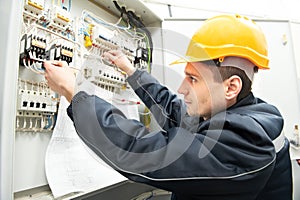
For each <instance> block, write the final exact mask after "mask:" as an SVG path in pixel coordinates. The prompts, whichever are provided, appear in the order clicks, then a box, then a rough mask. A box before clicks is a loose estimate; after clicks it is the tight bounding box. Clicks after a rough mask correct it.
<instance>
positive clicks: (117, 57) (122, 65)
mask: <svg viewBox="0 0 300 200" xmlns="http://www.w3.org/2000/svg"><path fill="white" fill-rule="evenodd" d="M103 57H104V59H106V60H108V61H110V62H112V63H114V64H115V65H116V66H117V67H118V68H119V69H120V70H122V71H124V72H125V73H126V74H127V75H128V76H131V75H132V74H133V73H134V72H135V68H134V67H133V65H132V64H131V63H130V61H129V60H128V59H127V57H126V56H125V55H124V54H123V53H122V51H120V50H111V51H108V52H105V53H104V54H103Z"/></svg>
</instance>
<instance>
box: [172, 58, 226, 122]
mask: <svg viewBox="0 0 300 200" xmlns="http://www.w3.org/2000/svg"><path fill="white" fill-rule="evenodd" d="M212 67H214V66H208V65H206V64H203V63H201V62H197V63H196V62H195V63H187V65H186V67H185V78H184V80H183V82H182V84H181V86H180V87H179V89H178V93H180V94H183V95H184V101H185V103H186V105H187V112H188V114H189V115H190V116H201V117H203V118H204V119H208V118H210V117H211V116H212V115H214V114H215V113H218V112H219V111H221V110H224V109H225V108H226V102H225V94H224V89H225V88H224V85H223V83H222V82H220V81H216V80H215V79H214V76H218V74H217V75H214V74H213V71H212V69H211V68H212ZM215 71H216V72H217V70H215Z"/></svg>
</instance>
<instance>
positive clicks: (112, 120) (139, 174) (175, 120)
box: [67, 70, 292, 200]
mask: <svg viewBox="0 0 300 200" xmlns="http://www.w3.org/2000/svg"><path fill="white" fill-rule="evenodd" d="M128 82H129V84H130V85H131V86H132V88H133V89H134V91H135V92H136V94H137V95H138V96H139V97H140V98H141V100H142V101H143V102H144V103H145V105H146V106H147V107H148V108H150V110H151V112H152V114H153V116H154V117H155V119H156V121H157V123H158V124H159V125H160V127H161V130H158V131H153V132H149V130H148V129H147V128H146V127H145V126H144V125H143V124H142V123H140V122H139V121H136V120H130V119H127V118H126V117H125V116H124V114H123V113H122V112H121V111H120V110H118V109H117V108H116V107H114V106H112V105H111V104H109V103H108V102H106V101H105V100H103V99H100V98H98V97H95V96H91V95H88V94H86V93H85V92H79V93H77V94H76V95H75V96H74V98H73V100H72V103H71V105H70V106H69V107H68V110H67V111H68V114H69V116H70V118H71V119H72V120H73V122H74V125H75V128H76V131H77V133H78V135H79V136H80V138H81V139H82V140H83V141H84V142H85V143H86V144H87V146H89V148H91V149H92V150H93V151H94V152H95V153H96V154H97V155H98V156H99V157H100V158H102V159H103V160H104V161H106V162H107V163H108V164H109V165H110V166H111V167H113V168H114V169H115V170H117V171H118V172H120V173H121V174H122V175H124V176H126V177H128V178H129V179H131V180H133V181H137V182H142V183H145V184H149V185H152V186H155V187H158V188H161V189H165V190H168V191H172V192H173V196H172V199H179V200H183V199H184V200H185V199H186V200H193V199H201V200H206V199H209V200H218V199H222V200H226V199H228V200H235V199H236V200H248V199H249V200H250V199H251V200H254V199H264V200H265V199H270V200H271V199H272V200H281V199H282V200H291V199H292V177H291V163H290V157H289V151H288V150H289V143H288V141H287V139H284V140H283V144H282V145H281V147H280V148H279V149H275V146H274V144H273V140H275V139H276V138H278V137H279V135H280V133H281V131H282V128H283V119H282V117H281V115H280V113H279V111H278V110H277V109H276V108H275V107H274V106H272V105H270V104H267V103H266V102H264V101H262V100H260V99H258V98H255V97H254V96H253V95H252V93H251V94H250V95H248V96H247V97H245V98H244V99H242V100H241V101H239V102H237V103H236V104H235V105H234V106H232V107H230V108H229V109H227V110H226V111H224V112H221V113H218V114H216V115H215V116H213V117H212V118H211V119H209V120H203V119H202V118H195V117H189V116H188V115H187V114H186V110H185V109H186V108H185V105H184V103H183V101H182V100H180V99H178V98H177V96H176V95H174V94H172V93H171V92H170V91H169V90H168V89H167V88H166V87H164V86H162V85H161V84H159V83H158V82H157V81H156V80H155V79H154V78H153V77H152V76H151V75H149V74H148V73H146V72H143V71H139V70H137V71H136V72H135V73H134V74H133V75H132V76H130V77H129V78H128Z"/></svg>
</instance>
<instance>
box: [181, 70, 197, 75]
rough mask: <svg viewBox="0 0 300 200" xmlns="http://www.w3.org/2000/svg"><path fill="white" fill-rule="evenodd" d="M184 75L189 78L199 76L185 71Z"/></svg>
mask: <svg viewBox="0 0 300 200" xmlns="http://www.w3.org/2000/svg"><path fill="white" fill-rule="evenodd" d="M184 73H185V75H187V76H199V75H197V74H196V73H193V72H188V71H184Z"/></svg>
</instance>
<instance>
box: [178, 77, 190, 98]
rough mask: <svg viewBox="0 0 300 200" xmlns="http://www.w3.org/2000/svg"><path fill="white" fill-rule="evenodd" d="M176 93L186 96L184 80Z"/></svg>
mask: <svg viewBox="0 0 300 200" xmlns="http://www.w3.org/2000/svg"><path fill="white" fill-rule="evenodd" d="M177 92H178V93H179V94H183V95H186V94H187V92H188V90H187V84H186V82H185V80H183V81H182V83H181V85H180V86H179V88H178V90H177Z"/></svg>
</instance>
